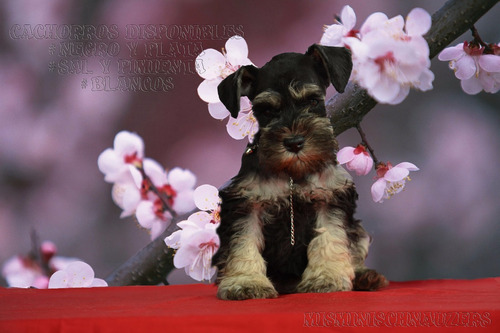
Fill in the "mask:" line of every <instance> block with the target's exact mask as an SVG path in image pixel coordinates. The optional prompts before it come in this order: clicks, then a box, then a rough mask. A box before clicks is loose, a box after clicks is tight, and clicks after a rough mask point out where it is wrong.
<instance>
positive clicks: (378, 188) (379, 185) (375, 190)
mask: <svg viewBox="0 0 500 333" xmlns="http://www.w3.org/2000/svg"><path fill="white" fill-rule="evenodd" d="M385 188H386V181H385V179H384V178H380V179H379V180H377V181H376V182H375V183H374V184H373V185H372V188H371V193H372V199H373V201H375V202H382V199H383V197H384V193H385Z"/></svg>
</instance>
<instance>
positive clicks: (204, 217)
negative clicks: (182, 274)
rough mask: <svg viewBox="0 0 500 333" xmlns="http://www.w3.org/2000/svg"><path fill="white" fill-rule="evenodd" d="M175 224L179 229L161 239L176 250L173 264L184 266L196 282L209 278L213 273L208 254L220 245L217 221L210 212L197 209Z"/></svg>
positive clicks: (178, 266)
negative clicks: (184, 219)
mask: <svg viewBox="0 0 500 333" xmlns="http://www.w3.org/2000/svg"><path fill="white" fill-rule="evenodd" d="M177 225H178V226H179V227H180V228H181V230H178V231H176V232H174V233H173V234H172V235H170V236H169V237H167V238H165V244H167V246H169V247H171V248H173V249H176V252H175V256H174V266H175V267H177V268H184V269H185V271H186V274H188V275H189V276H191V277H192V278H193V279H195V280H197V281H202V280H210V279H211V278H212V276H213V275H214V274H215V267H212V257H213V255H214V254H215V252H217V250H218V248H219V245H220V241H219V236H218V235H217V233H216V229H217V227H218V225H219V224H218V223H216V222H215V221H214V220H213V218H212V216H211V214H209V213H207V212H197V213H194V214H192V215H191V216H189V218H188V219H187V220H186V221H181V222H179V223H178V224H177Z"/></svg>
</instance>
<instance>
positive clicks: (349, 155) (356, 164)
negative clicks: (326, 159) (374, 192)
mask: <svg viewBox="0 0 500 333" xmlns="http://www.w3.org/2000/svg"><path fill="white" fill-rule="evenodd" d="M337 161H338V162H339V163H340V164H345V165H346V167H347V169H348V170H351V171H354V172H356V174H357V175H358V176H364V175H367V174H368V173H369V172H370V170H371V169H372V167H373V159H372V157H371V156H370V154H369V153H368V152H367V151H366V149H365V147H364V146H363V145H361V144H359V145H358V146H357V147H356V148H354V147H344V148H342V149H340V150H339V152H338V153H337Z"/></svg>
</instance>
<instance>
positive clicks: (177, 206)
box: [135, 158, 196, 239]
mask: <svg viewBox="0 0 500 333" xmlns="http://www.w3.org/2000/svg"><path fill="white" fill-rule="evenodd" d="M144 173H145V174H146V175H147V176H148V177H149V179H150V181H151V182H152V183H153V185H154V186H155V187H156V188H157V190H158V192H159V193H158V194H159V195H161V196H162V198H160V197H159V196H158V194H157V193H153V192H151V191H149V185H148V184H147V182H146V183H143V186H142V191H143V200H142V201H141V202H140V203H139V204H138V205H137V209H136V212H135V215H136V217H137V221H138V222H139V224H140V225H141V226H142V227H143V228H145V229H148V230H150V233H151V238H152V239H155V238H156V237H158V236H159V235H160V234H161V233H162V232H163V231H164V230H165V229H166V228H167V227H168V226H169V224H170V222H171V219H172V215H171V213H170V212H169V211H168V210H167V209H166V207H164V201H163V200H166V201H167V204H168V205H169V206H170V207H171V208H172V209H173V210H174V211H175V212H176V213H179V214H183V213H187V212H189V211H191V210H192V209H194V207H195V205H194V201H193V187H194V184H195V182H196V177H195V176H194V174H193V173H192V172H191V171H189V170H182V169H180V168H174V169H172V170H170V172H168V174H167V172H166V171H165V170H164V169H163V168H162V166H161V165H160V164H159V163H158V162H156V161H154V160H152V159H149V158H146V159H144ZM143 182H144V181H143Z"/></svg>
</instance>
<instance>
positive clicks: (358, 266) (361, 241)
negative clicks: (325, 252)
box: [350, 224, 389, 291]
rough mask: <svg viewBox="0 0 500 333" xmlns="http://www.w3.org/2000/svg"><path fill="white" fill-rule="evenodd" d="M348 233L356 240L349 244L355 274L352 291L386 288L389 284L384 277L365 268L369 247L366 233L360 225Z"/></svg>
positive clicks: (368, 237) (368, 238)
mask: <svg viewBox="0 0 500 333" xmlns="http://www.w3.org/2000/svg"><path fill="white" fill-rule="evenodd" d="M350 233H351V234H355V237H353V238H355V239H357V242H353V243H352V244H351V256H352V264H353V266H354V272H355V278H354V281H353V290H363V291H372V290H378V289H380V288H382V287H385V286H387V285H388V284H389V282H388V281H387V279H386V278H385V276H383V275H382V274H380V273H378V272H377V271H376V270H374V269H369V268H367V267H366V266H365V259H366V257H367V255H368V247H369V246H370V236H369V235H368V233H367V232H366V231H365V229H364V228H363V227H362V226H361V225H360V224H358V225H357V226H356V228H354V229H352V230H350Z"/></svg>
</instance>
